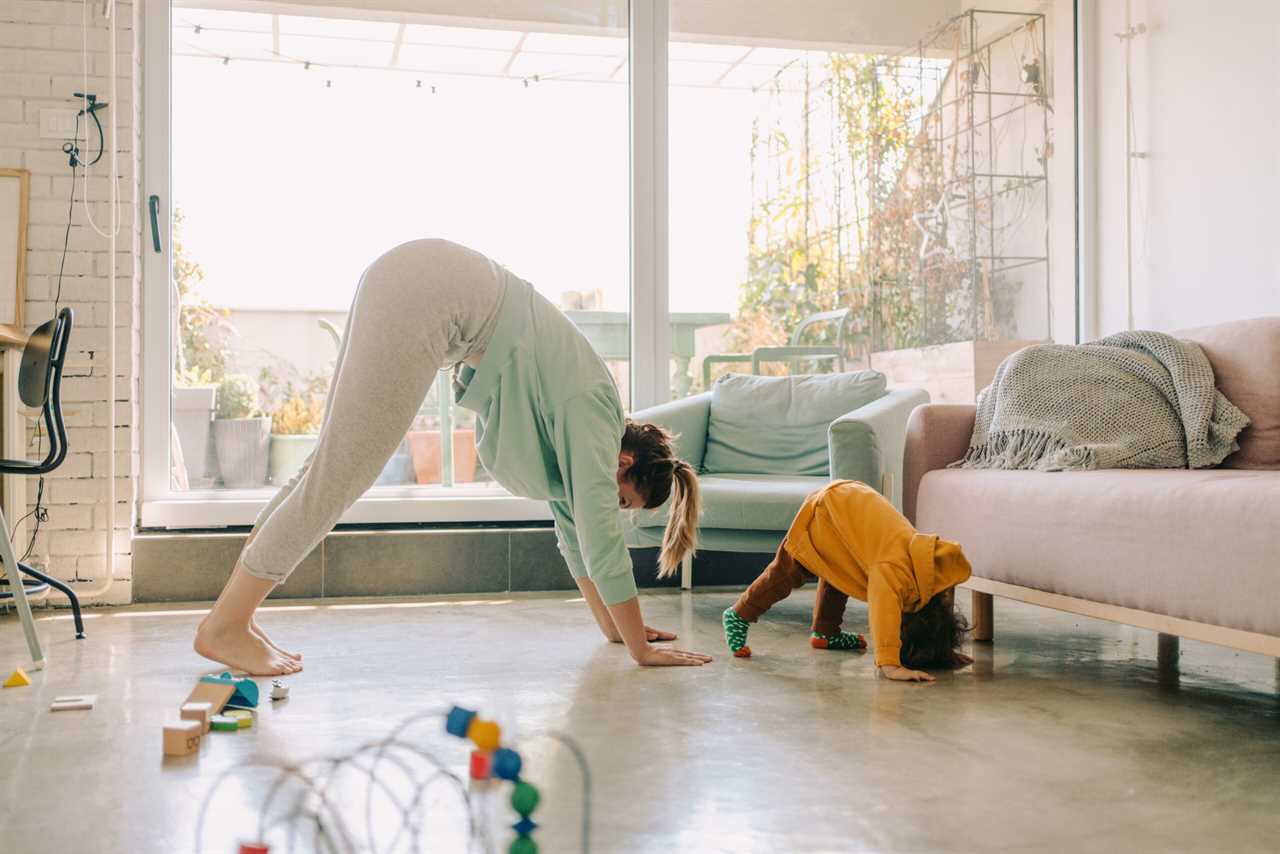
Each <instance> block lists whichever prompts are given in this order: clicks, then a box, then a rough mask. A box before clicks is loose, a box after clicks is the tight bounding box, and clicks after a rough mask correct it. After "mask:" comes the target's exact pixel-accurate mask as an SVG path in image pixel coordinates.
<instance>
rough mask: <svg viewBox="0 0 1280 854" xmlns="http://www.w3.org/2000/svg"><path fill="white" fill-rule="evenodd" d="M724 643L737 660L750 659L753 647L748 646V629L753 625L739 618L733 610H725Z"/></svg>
mask: <svg viewBox="0 0 1280 854" xmlns="http://www.w3.org/2000/svg"><path fill="white" fill-rule="evenodd" d="M723 619H724V642H725V643H727V644H728V645H729V651H730V652H732V653H733V655H734V657H735V658H750V657H751V647H749V646H747V629H749V628H751V624H750V623H748V622H747V621H746V620H744V619H742V618H741V617H739V616H738V613H737V612H736V611H734V610H733V608H731V607H730V608H725V609H724V617H723Z"/></svg>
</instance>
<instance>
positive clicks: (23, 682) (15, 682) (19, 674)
mask: <svg viewBox="0 0 1280 854" xmlns="http://www.w3.org/2000/svg"><path fill="white" fill-rule="evenodd" d="M30 684H31V677H30V676H28V675H27V672H26V671H25V670H23V669H22V668H21V667H19V668H18V669H17V670H15V671H13V675H12V676H10V677H9V678H8V679H6V680H4V687H6V688H25V687H27V686H28V685H30Z"/></svg>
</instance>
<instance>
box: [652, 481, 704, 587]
mask: <svg viewBox="0 0 1280 854" xmlns="http://www.w3.org/2000/svg"><path fill="white" fill-rule="evenodd" d="M671 475H672V478H671V480H672V483H671V515H670V516H669V517H668V518H667V529H666V531H665V532H664V533H663V535H662V552H661V553H660V554H659V555H658V577H659V578H670V577H671V576H672V575H674V574H675V571H676V567H678V566H679V565H680V562H681V561H683V560H684V558H685V556H686V555H689V554H692V553H693V551H694V550H695V549H696V548H697V545H698V542H697V541H698V517H699V516H701V515H702V492H701V490H700V489H699V487H698V475H697V473H696V472H694V470H693V466H691V465H689V464H688V463H686V462H685V461H684V460H676V461H675V466H674V469H673V470H672V472H671Z"/></svg>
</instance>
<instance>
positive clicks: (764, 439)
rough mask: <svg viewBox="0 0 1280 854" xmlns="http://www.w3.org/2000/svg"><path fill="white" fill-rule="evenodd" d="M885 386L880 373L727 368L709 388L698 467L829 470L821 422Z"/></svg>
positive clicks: (817, 473) (819, 473)
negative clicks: (790, 373) (769, 372)
mask: <svg viewBox="0 0 1280 854" xmlns="http://www.w3.org/2000/svg"><path fill="white" fill-rule="evenodd" d="M884 393H885V378H884V374H882V373H880V372H879V371H858V372H855V373H845V374H819V375H816V376H795V377H758V376H748V375H743V374H728V375H726V376H723V377H721V378H720V379H719V380H718V381H717V382H716V384H715V386H714V387H713V388H712V391H711V419H710V423H709V425H708V427H707V451H706V455H705V456H704V457H703V463H702V465H703V470H704V471H706V472H707V473H708V474H725V473H740V472H747V473H751V474H781V475H803V476H809V477H825V476H828V475H829V474H830V462H829V460H828V456H827V429H828V428H829V427H830V426H831V422H832V421H834V420H836V419H837V418H839V417H840V416H841V415H844V414H846V413H849V412H852V411H853V410H855V409H857V408H858V407H860V406H865V405H866V404H868V403H870V402H871V401H873V400H876V399H877V398H879V397H883V396H884Z"/></svg>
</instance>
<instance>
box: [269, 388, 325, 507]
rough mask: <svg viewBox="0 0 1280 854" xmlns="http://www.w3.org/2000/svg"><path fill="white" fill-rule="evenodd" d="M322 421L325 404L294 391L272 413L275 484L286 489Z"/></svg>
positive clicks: (272, 458)
mask: <svg viewBox="0 0 1280 854" xmlns="http://www.w3.org/2000/svg"><path fill="white" fill-rule="evenodd" d="M323 421H324V401H323V400H320V399H319V398H318V397H316V396H315V395H312V394H301V393H298V392H293V393H292V394H290V395H289V396H288V397H287V398H285V400H284V402H283V403H282V404H280V406H279V407H278V408H277V409H276V411H275V412H273V413H271V454H270V464H269V466H268V474H269V476H270V478H271V482H272V483H273V484H275V485H276V486H283V485H284V484H285V483H287V482H288V481H289V478H291V477H293V475H294V473H295V472H296V471H297V470H298V469H299V468H301V467H302V464H303V463H304V462H305V461H306V459H307V456H308V455H310V453H311V451H312V449H314V448H315V446H316V439H317V437H318V434H319V432H320V425H321V423H322V422H323Z"/></svg>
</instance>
